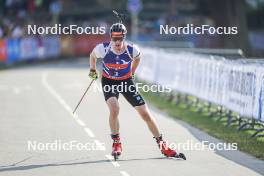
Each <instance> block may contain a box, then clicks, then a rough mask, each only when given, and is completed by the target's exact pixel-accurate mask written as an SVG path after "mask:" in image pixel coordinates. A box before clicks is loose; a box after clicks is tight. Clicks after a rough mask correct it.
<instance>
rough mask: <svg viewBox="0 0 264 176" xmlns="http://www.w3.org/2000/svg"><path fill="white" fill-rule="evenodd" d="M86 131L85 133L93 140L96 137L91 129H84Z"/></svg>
mask: <svg viewBox="0 0 264 176" xmlns="http://www.w3.org/2000/svg"><path fill="white" fill-rule="evenodd" d="M84 131H85V132H86V133H87V134H88V135H89V136H90V137H91V138H94V137H95V135H94V133H93V132H92V130H91V129H90V128H88V127H85V128H84Z"/></svg>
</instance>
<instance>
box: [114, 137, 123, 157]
mask: <svg viewBox="0 0 264 176" xmlns="http://www.w3.org/2000/svg"><path fill="white" fill-rule="evenodd" d="M112 139H113V145H112V156H113V157H114V160H115V161H116V160H117V159H118V158H119V157H120V155H121V153H122V146H121V142H120V138H119V136H118V135H112Z"/></svg>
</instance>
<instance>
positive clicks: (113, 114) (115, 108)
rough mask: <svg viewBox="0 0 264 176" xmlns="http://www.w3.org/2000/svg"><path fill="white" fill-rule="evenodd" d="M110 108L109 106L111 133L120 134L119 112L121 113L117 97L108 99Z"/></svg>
mask: <svg viewBox="0 0 264 176" xmlns="http://www.w3.org/2000/svg"><path fill="white" fill-rule="evenodd" d="M106 103H107V105H108V108H109V112H110V115H109V125H110V129H111V134H112V135H115V134H119V121H118V114H119V104H118V100H117V98H116V97H110V98H109V99H108V100H107V101H106Z"/></svg>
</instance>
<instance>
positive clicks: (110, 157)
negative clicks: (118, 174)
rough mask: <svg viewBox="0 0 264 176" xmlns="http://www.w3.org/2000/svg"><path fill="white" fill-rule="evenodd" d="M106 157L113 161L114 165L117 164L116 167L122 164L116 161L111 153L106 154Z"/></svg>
mask: <svg viewBox="0 0 264 176" xmlns="http://www.w3.org/2000/svg"><path fill="white" fill-rule="evenodd" d="M105 157H106V158H107V159H109V160H110V161H111V163H112V164H113V166H115V167H119V166H120V165H119V164H118V162H117V161H114V158H113V156H111V155H105Z"/></svg>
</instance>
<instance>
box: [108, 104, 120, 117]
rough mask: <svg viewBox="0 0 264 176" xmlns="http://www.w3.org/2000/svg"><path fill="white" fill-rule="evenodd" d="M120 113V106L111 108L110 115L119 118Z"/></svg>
mask: <svg viewBox="0 0 264 176" xmlns="http://www.w3.org/2000/svg"><path fill="white" fill-rule="evenodd" d="M118 114H119V106H112V107H111V108H110V115H111V116H112V117H114V118H117V116H118Z"/></svg>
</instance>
